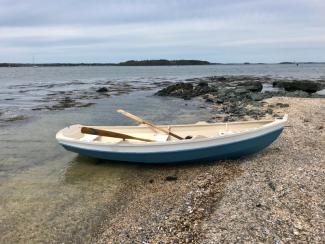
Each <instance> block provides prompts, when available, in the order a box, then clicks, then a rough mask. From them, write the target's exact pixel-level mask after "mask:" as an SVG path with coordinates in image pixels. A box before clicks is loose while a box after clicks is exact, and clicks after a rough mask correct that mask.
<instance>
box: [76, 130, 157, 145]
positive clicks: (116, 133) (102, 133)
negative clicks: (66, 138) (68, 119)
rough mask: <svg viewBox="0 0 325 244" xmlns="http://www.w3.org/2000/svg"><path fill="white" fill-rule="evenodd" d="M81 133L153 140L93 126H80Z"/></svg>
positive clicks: (146, 140)
mask: <svg viewBox="0 0 325 244" xmlns="http://www.w3.org/2000/svg"><path fill="white" fill-rule="evenodd" d="M81 133H84V134H91V135H98V136H106V137H114V138H121V139H123V140H125V139H132V140H138V141H145V142H153V140H150V139H145V138H140V137H136V136H130V135H127V134H123V133H118V132H113V131H108V130H101V129H95V128H91V127H82V128H81Z"/></svg>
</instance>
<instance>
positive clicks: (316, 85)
mask: <svg viewBox="0 0 325 244" xmlns="http://www.w3.org/2000/svg"><path fill="white" fill-rule="evenodd" d="M324 86H325V85H324V84H323V83H321V82H318V81H312V80H292V81H288V80H284V81H274V82H273V87H282V88H284V89H285V90H286V91H304V92H308V93H314V92H317V91H320V90H322V89H323V88H324Z"/></svg>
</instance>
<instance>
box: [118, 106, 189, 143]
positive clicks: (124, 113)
mask: <svg viewBox="0 0 325 244" xmlns="http://www.w3.org/2000/svg"><path fill="white" fill-rule="evenodd" d="M117 112H119V113H121V114H123V115H125V116H126V117H128V118H130V119H133V120H135V121H137V122H139V123H142V124H146V125H149V126H150V127H152V128H154V129H156V130H160V131H162V132H164V133H166V134H168V135H171V136H173V137H175V138H177V139H179V140H184V138H183V137H181V136H179V135H176V134H175V133H173V132H171V131H169V130H166V129H164V128H160V127H158V126H156V125H154V124H153V123H151V122H149V121H147V120H144V119H142V118H140V117H138V116H136V115H134V114H130V113H128V112H126V111H124V110H123V109H118V110H117Z"/></svg>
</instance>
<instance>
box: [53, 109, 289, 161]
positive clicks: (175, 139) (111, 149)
mask: <svg viewBox="0 0 325 244" xmlns="http://www.w3.org/2000/svg"><path fill="white" fill-rule="evenodd" d="M118 112H120V113H122V114H124V115H126V116H127V117H129V118H131V119H134V120H136V121H138V122H140V123H141V125H139V126H84V125H79V124H77V125H71V126H69V127H66V128H64V129H62V130H60V131H59V132H58V133H57V134H56V139H57V140H58V142H59V143H60V144H61V145H62V146H63V147H64V148H65V149H67V150H69V151H72V152H75V153H78V154H80V155H86V156H90V157H95V158H101V159H107V160H112V161H126V162H136V163H178V162H194V161H209V160H220V159H231V158H238V157H241V156H245V155H248V154H252V153H256V152H258V151H260V150H262V149H264V148H265V147H267V146H268V145H270V144H271V143H272V142H273V141H274V140H276V139H277V137H278V136H279V135H280V134H281V132H282V130H283V128H284V125H285V123H286V121H287V119H288V116H287V115H285V116H284V117H283V118H282V119H274V120H256V121H243V122H229V123H206V122H198V123H196V124H185V125H159V126H157V125H154V124H152V123H151V122H148V121H146V120H144V119H142V118H139V117H137V116H135V115H132V114H130V113H127V112H125V111H123V110H118Z"/></svg>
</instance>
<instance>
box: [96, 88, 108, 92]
mask: <svg viewBox="0 0 325 244" xmlns="http://www.w3.org/2000/svg"><path fill="white" fill-rule="evenodd" d="M96 92H108V89H107V88H106V87H101V88H99V89H97V90H96Z"/></svg>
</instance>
